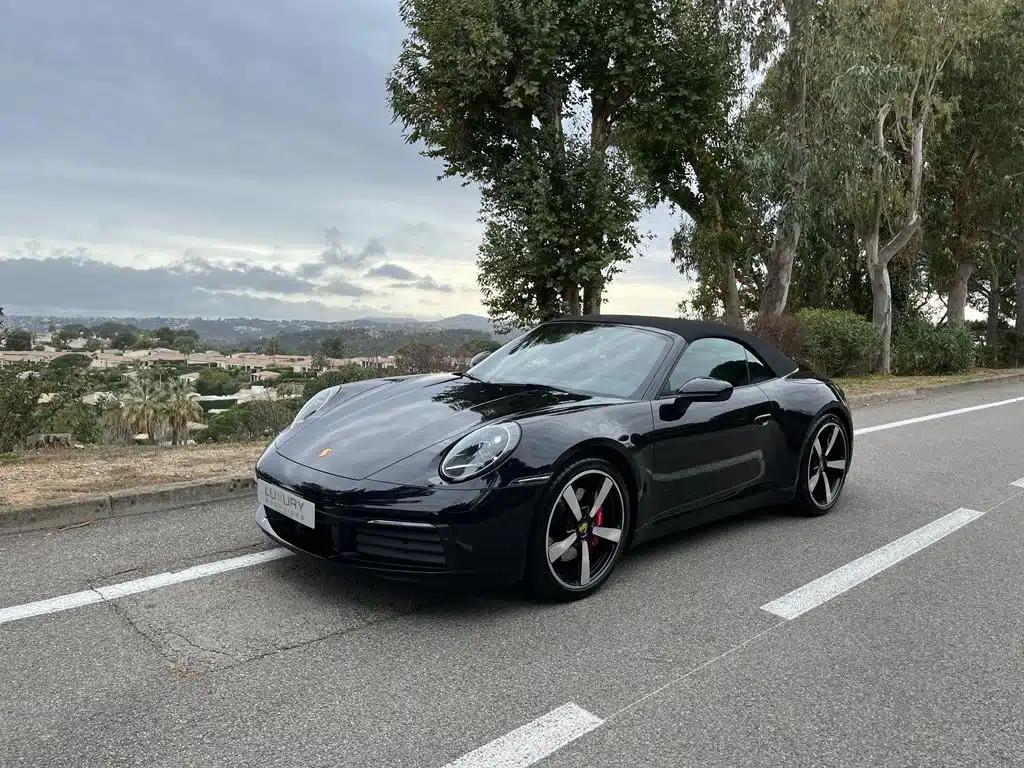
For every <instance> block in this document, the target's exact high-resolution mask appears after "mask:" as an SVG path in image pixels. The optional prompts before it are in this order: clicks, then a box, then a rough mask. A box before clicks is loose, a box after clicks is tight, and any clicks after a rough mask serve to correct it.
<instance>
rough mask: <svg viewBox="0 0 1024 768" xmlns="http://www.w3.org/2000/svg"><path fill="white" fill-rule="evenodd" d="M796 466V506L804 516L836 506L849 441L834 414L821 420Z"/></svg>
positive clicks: (827, 510) (819, 512)
mask: <svg viewBox="0 0 1024 768" xmlns="http://www.w3.org/2000/svg"><path fill="white" fill-rule="evenodd" d="M811 434H812V438H811V442H810V444H809V445H808V446H807V450H806V452H805V455H804V457H803V459H802V460H801V462H800V477H799V478H798V480H797V496H796V501H797V506H798V507H799V509H800V511H802V512H803V513H804V514H807V515H812V516H820V515H825V514H828V513H829V512H831V511H832V509H833V508H834V507H835V506H836V504H837V503H838V502H839V496H840V494H841V493H842V491H843V487H844V486H845V485H846V473H847V471H848V470H849V468H850V437H849V434H848V433H847V429H846V425H845V424H844V423H843V421H842V420H841V419H840V418H839V417H838V416H835V415H834V414H827V415H825V416H824V417H822V418H821V419H820V420H819V421H818V422H817V423H816V424H815V425H814V428H813V430H812V433H811Z"/></svg>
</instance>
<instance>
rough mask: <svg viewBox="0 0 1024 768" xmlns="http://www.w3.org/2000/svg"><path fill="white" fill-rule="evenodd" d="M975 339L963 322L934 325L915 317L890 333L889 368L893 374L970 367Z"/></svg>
mask: <svg viewBox="0 0 1024 768" xmlns="http://www.w3.org/2000/svg"><path fill="white" fill-rule="evenodd" d="M977 360H978V342H977V340H976V339H975V336H974V334H973V333H972V332H971V329H970V328H968V327H966V326H965V325H943V326H935V325H932V324H931V323H929V322H926V321H924V320H915V321H912V322H908V323H905V324H903V325H901V326H900V327H898V328H896V329H895V331H894V333H893V354H892V372H893V373H894V374H896V375H897V376H934V375H939V374H944V373H959V372H961V371H967V370H970V369H971V368H973V367H974V366H975V365H976V364H977Z"/></svg>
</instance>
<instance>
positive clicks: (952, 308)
mask: <svg viewBox="0 0 1024 768" xmlns="http://www.w3.org/2000/svg"><path fill="white" fill-rule="evenodd" d="M973 273H974V261H973V260H969V259H964V260H963V261H960V262H958V263H957V265H956V272H955V273H954V274H953V281H952V282H951V283H950V285H949V298H948V300H947V301H946V306H947V311H946V317H947V319H948V320H949V323H950V325H952V324H953V323H961V324H962V323H963V322H964V315H965V313H966V310H967V292H968V284H969V283H970V280H971V275H972V274H973Z"/></svg>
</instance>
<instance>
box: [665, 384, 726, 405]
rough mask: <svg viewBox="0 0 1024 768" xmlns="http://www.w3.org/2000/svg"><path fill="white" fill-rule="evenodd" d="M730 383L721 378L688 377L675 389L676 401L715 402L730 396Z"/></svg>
mask: <svg viewBox="0 0 1024 768" xmlns="http://www.w3.org/2000/svg"><path fill="white" fill-rule="evenodd" d="M732 389H733V387H732V384H730V383H729V382H728V381H722V380H721V379H690V380H689V381H688V382H686V383H685V384H683V386H681V387H680V388H679V389H678V391H676V402H677V403H679V404H680V405H682V404H683V403H717V402H721V401H722V400H728V399H729V398H730V397H732Z"/></svg>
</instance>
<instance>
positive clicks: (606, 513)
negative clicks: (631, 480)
mask: <svg viewBox="0 0 1024 768" xmlns="http://www.w3.org/2000/svg"><path fill="white" fill-rule="evenodd" d="M626 521H627V518H626V501H625V497H624V496H623V493H622V489H621V488H619V484H618V483H617V482H615V480H614V479H613V478H612V477H611V476H610V475H608V474H607V473H605V472H602V471H601V470H599V469H588V470H585V471H583V472H580V473H579V474H578V475H576V476H575V477H573V478H572V479H571V480H570V481H569V482H568V483H566V484H565V486H564V487H563V488H562V492H561V493H560V494H559V495H558V498H557V499H556V500H555V503H554V504H553V505H552V506H551V512H550V513H549V514H548V523H547V558H546V560H547V564H548V569H549V570H550V571H551V575H552V576H554V577H555V580H556V581H557V582H558V583H559V585H560V586H562V587H563V588H565V589H568V590H573V591H579V590H583V589H587V588H588V587H589V586H590V585H592V584H593V583H594V582H596V581H600V580H601V579H602V578H604V576H605V575H606V574H607V572H608V571H609V570H610V569H611V567H612V566H613V565H614V563H615V559H616V557H617V555H618V551H619V548H620V547H621V546H622V544H623V541H624V540H625V525H626Z"/></svg>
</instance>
